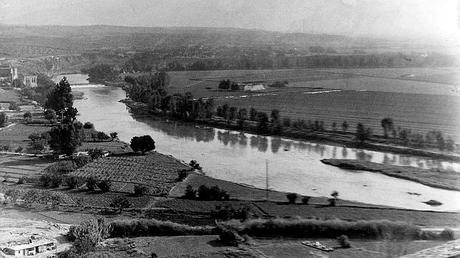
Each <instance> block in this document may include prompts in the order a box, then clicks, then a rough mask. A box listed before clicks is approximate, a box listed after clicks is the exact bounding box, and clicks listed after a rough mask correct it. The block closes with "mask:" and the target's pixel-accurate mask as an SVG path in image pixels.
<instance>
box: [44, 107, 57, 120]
mask: <svg viewBox="0 0 460 258" xmlns="http://www.w3.org/2000/svg"><path fill="white" fill-rule="evenodd" d="M43 115H44V117H45V119H46V120H49V121H50V123H52V121H54V120H56V111H54V110H53V109H47V110H45V112H44V113H43Z"/></svg>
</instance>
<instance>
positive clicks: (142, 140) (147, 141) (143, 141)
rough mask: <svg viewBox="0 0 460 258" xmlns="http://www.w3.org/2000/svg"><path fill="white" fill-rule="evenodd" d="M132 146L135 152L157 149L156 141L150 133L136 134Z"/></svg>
mask: <svg viewBox="0 0 460 258" xmlns="http://www.w3.org/2000/svg"><path fill="white" fill-rule="evenodd" d="M131 148H132V149H133V151H135V152H139V151H140V152H141V153H142V154H145V153H146V152H148V151H151V150H154V149H155V141H154V140H153V139H152V137H150V135H144V136H134V137H133V138H132V139H131Z"/></svg>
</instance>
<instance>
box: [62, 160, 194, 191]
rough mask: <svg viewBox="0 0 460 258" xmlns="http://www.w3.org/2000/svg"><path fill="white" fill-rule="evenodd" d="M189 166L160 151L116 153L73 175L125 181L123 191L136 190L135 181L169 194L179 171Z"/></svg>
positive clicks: (152, 189) (120, 189)
mask: <svg viewBox="0 0 460 258" xmlns="http://www.w3.org/2000/svg"><path fill="white" fill-rule="evenodd" d="M183 169H189V167H188V166H187V165H184V164H182V163H180V162H179V161H178V160H176V159H174V158H172V157H170V156H166V155H163V154H160V153H156V152H154V153H150V154H147V155H145V156H135V155H133V156H118V157H117V156H115V157H106V158H101V159H98V160H96V161H94V162H91V163H89V164H87V165H85V166H84V167H82V168H80V169H78V170H76V171H74V172H72V173H70V175H73V176H77V177H82V178H88V177H94V178H96V179H99V180H109V181H111V182H117V183H121V184H122V185H123V186H121V187H119V188H118V190H119V191H125V192H130V193H131V192H132V189H133V186H134V185H135V184H140V185H145V186H147V187H149V188H150V193H151V194H155V195H166V194H167V193H168V192H169V190H170V189H171V188H172V187H173V186H174V184H175V183H176V179H177V176H178V171H180V170H183Z"/></svg>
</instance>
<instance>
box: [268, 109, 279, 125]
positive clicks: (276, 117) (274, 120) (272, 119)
mask: <svg viewBox="0 0 460 258" xmlns="http://www.w3.org/2000/svg"><path fill="white" fill-rule="evenodd" d="M279 121H280V111H279V110H278V109H272V112H271V114H270V122H272V123H277V122H279Z"/></svg>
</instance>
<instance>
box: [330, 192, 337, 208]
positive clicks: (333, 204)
mask: <svg viewBox="0 0 460 258" xmlns="http://www.w3.org/2000/svg"><path fill="white" fill-rule="evenodd" d="M331 196H332V198H329V199H328V201H329V206H335V205H336V202H337V199H338V197H339V192H337V191H334V192H332V193H331Z"/></svg>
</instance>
